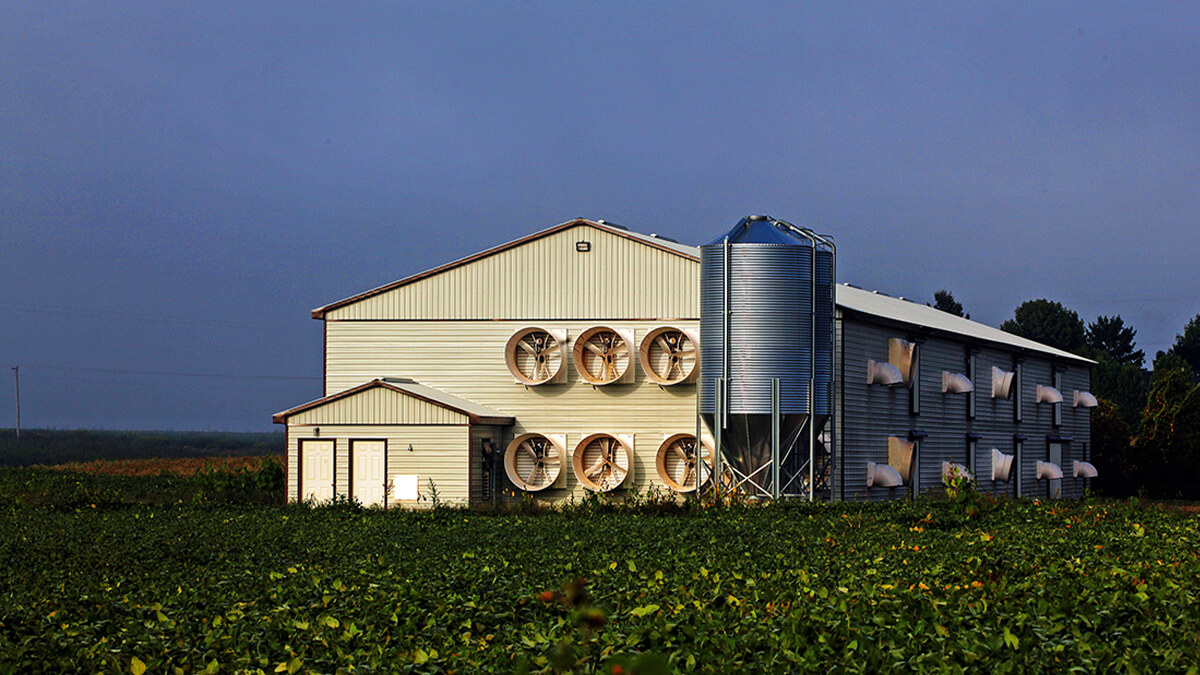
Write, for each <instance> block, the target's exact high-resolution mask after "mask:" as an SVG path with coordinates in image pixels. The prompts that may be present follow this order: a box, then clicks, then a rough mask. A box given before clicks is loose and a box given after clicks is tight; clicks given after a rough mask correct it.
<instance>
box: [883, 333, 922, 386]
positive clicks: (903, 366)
mask: <svg viewBox="0 0 1200 675" xmlns="http://www.w3.org/2000/svg"><path fill="white" fill-rule="evenodd" d="M916 348H917V346H916V345H915V344H913V343H912V342H908V341H906V340H901V339H900V338H888V363H890V364H892V365H893V366H895V367H896V370H898V371H900V376H901V377H902V378H904V383H905V384H912V362H913V354H914V353H915V352H916Z"/></svg>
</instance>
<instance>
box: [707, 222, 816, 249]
mask: <svg viewBox="0 0 1200 675" xmlns="http://www.w3.org/2000/svg"><path fill="white" fill-rule="evenodd" d="M777 222H779V221H777V220H775V219H774V218H772V217H771V216H748V217H746V218H742V219H741V220H739V221H738V224H737V225H734V226H733V229H732V230H730V231H729V232H727V233H725V234H722V235H721V236H719V237H717V238H716V239H713V240H712V241H710V242H708V243H707V244H705V246H719V245H721V244H724V243H725V237H729V243H731V244H775V245H776V246H812V243H811V242H809V241H808V240H807V239H802V238H800V237H797V236H795V235H794V234H792V233H791V232H790V231H788V230H787V229H786V228H783V227H780V226H779V225H776V223H777Z"/></svg>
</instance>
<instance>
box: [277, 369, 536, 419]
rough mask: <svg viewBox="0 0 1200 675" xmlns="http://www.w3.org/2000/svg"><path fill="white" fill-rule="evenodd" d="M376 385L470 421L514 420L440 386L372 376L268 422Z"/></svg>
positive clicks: (362, 391)
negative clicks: (370, 378)
mask: <svg viewBox="0 0 1200 675" xmlns="http://www.w3.org/2000/svg"><path fill="white" fill-rule="evenodd" d="M379 388H382V389H385V390H388V391H392V392H396V393H398V394H401V395H403V396H409V397H412V398H415V399H417V400H419V401H423V402H425V403H429V404H432V405H434V406H436V407H438V408H443V409H445V410H449V411H451V412H454V413H458V414H460V415H465V416H466V417H467V419H468V420H469V421H470V423H471V424H494V425H499V426H511V425H512V424H513V423H514V422H515V419H514V418H513V417H512V416H511V415H505V414H504V413H502V412H499V411H497V410H493V409H492V408H489V407H487V406H483V405H480V404H478V403H475V402H474V401H468V400H467V399H465V398H462V397H461V396H455V395H454V394H451V393H448V392H445V391H442V390H440V389H434V388H433V387H429V386H426V385H423V384H420V383H419V382H415V381H413V380H408V379H404V378H382V379H374V380H371V381H370V382H367V383H364V384H360V385H358V386H357V387H352V388H350V389H347V390H345V391H339V392H338V393H336V394H332V395H330V396H325V397H323V398H318V399H316V400H313V401H309V402H308V403H304V404H302V405H298V406H296V407H295V408H290V409H288V410H284V411H282V412H277V413H275V414H274V415H272V416H271V421H272V422H274V423H275V424H287V421H288V418H290V417H294V416H296V415H300V414H302V413H305V412H308V411H310V410H315V409H317V408H320V407H322V406H326V405H329V404H331V403H335V402H337V401H340V400H342V399H347V398H350V397H352V396H357V395H360V394H362V393H364V392H367V391H369V390H372V389H379ZM459 419H461V418H459ZM396 424H404V422H396Z"/></svg>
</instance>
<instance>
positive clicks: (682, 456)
mask: <svg viewBox="0 0 1200 675" xmlns="http://www.w3.org/2000/svg"><path fill="white" fill-rule="evenodd" d="M696 447H697V445H696V437H695V436H694V435H692V434H674V435H672V436H668V437H667V438H666V440H664V441H663V442H662V445H660V446H658V456H657V457H656V459H655V462H654V465H655V468H657V469H658V477H659V478H660V479H662V482H663V483H666V485H667V487H669V488H671V489H672V490H674V491H675V492H692V491H693V490H695V489H696V478H697V475H698V474H699V473H701V472H703V477H702V480H701V481H700V483H701V484H705V483H707V482H708V477H709V476H708V474H709V471H711V469H705V468H702V467H701V466H700V465H699V464H698V462H697V459H698V458H697V455H696ZM702 452H703V458H704V461H705V462H706V463H707V464H708V465H709V466H711V465H712V451H711V450H709V448H708V446H703V450H702Z"/></svg>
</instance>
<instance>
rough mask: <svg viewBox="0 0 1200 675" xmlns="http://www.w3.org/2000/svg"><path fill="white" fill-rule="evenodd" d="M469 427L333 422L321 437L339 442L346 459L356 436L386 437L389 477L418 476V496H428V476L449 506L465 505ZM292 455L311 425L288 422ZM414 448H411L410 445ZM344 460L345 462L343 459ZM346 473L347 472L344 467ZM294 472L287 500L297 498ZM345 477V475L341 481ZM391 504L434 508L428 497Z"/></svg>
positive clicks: (340, 487)
mask: <svg viewBox="0 0 1200 675" xmlns="http://www.w3.org/2000/svg"><path fill="white" fill-rule="evenodd" d="M469 429H470V428H469V427H468V426H465V425H464V426H404V425H391V426H388V425H380V426H361V425H358V426H356V425H336V426H335V425H329V426H322V427H321V440H322V441H326V440H328V441H335V440H336V442H337V447H338V454H339V456H340V457H344V456H345V455H346V454H348V453H347V450H348V449H349V447H350V441H351V440H352V439H372V440H373V439H382V440H386V441H387V476H388V478H389V479H390V478H391V477H393V476H396V475H399V474H410V475H412V474H415V475H417V476H418V477H419V481H418V484H417V488H418V490H419V491H420V494H421V495H422V496H423V497H425V498H426V500H427V499H428V497H429V496H430V484H429V481H430V479H432V480H433V483H434V485H435V486H436V487H437V491H438V495H439V499H441V500H442V501H443V502H444V503H447V504H465V503H466V502H467V498H468V492H467V490H468V488H467V484H468V480H469V475H468V454H467V449H468V443H469V442H470V432H469ZM288 434H289V442H288V443H289V447H288V458H289V460H290V459H291V458H294V457H296V456H297V454H298V452H299V443H298V442H297V441H296V440H294V439H305V442H309V441H308V439H306V437H308V438H311V436H312V434H313V427H311V426H295V425H293V426H289V428H288ZM410 445H411V446H412V450H411V451H410V450H409V446H410ZM340 463H342V464H343V466H344V465H345V462H344V460H342V461H341V462H340ZM290 464H291V462H289V465H290ZM343 473H344V475H348V473H346V472H345V471H344V470H343ZM295 481H296V476H295V472H294V471H290V472H289V476H288V495H289V497H288V499H289V501H291V500H293V499H294V498H295V494H296V482H295ZM343 481H344V479H343ZM346 490H347V482H340V483H339V484H338V491H339V494H346ZM389 506H411V507H419V508H425V507H428V506H430V503H429V502H428V501H422V502H419V503H410V502H402V501H397V500H395V499H392V500H390V501H389Z"/></svg>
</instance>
